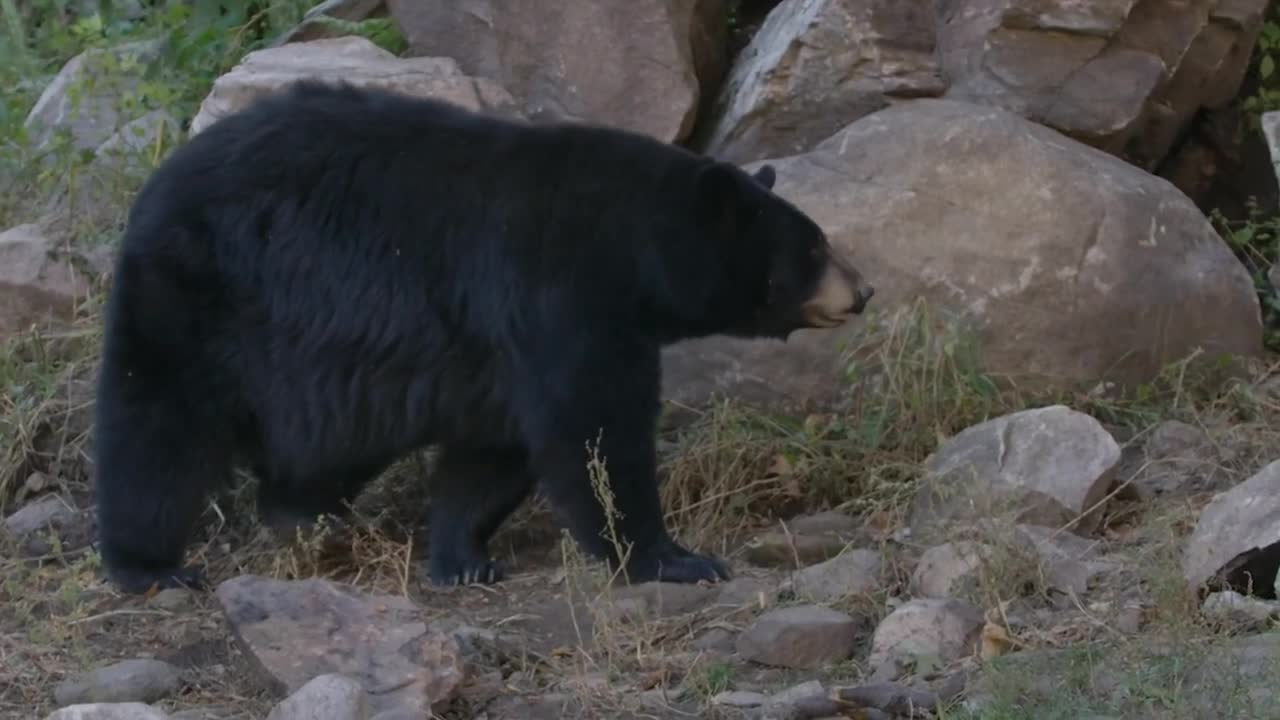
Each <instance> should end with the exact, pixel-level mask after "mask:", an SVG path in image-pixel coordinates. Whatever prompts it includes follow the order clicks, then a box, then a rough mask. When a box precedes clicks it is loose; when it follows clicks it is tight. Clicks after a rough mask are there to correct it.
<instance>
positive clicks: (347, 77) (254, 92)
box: [191, 35, 518, 135]
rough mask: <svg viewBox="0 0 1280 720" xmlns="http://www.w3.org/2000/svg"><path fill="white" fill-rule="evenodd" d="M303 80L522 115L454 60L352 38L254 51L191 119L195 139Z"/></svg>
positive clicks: (492, 85)
mask: <svg viewBox="0 0 1280 720" xmlns="http://www.w3.org/2000/svg"><path fill="white" fill-rule="evenodd" d="M303 78H313V79H317V80H322V81H337V80H341V81H345V82H347V83H349V84H351V85H355V86H359V87H378V88H385V89H389V90H394V91H396V92H400V93H404V94H406V95H410V96H414V97H428V98H436V99H439V100H444V101H446V102H450V103H453V104H455V105H458V106H460V107H463V108H465V109H468V110H484V111H491V112H494V113H496V114H500V115H507V116H516V115H518V108H517V107H516V105H515V100H514V99H513V98H512V97H511V95H510V94H509V93H508V92H507V91H506V90H504V89H503V88H501V87H499V86H498V85H497V84H495V83H494V82H492V81H491V80H485V79H483V78H474V77H470V76H468V75H465V74H463V72H462V71H461V70H459V69H458V64H457V63H456V62H455V61H453V60H452V59H450V58H444V57H430V58H427V57H417V58H398V57H396V56H395V55H392V54H391V53H389V52H387V51H386V50H383V49H382V48H380V47H378V46H377V45H374V44H373V43H372V42H370V41H369V40H366V39H365V38H363V37H357V36H354V35H349V36H344V37H340V38H331V39H324V40H313V41H311V42H300V43H289V44H287V45H282V46H279V47H272V48H264V49H262V50H256V51H254V52H251V53H249V54H248V55H246V56H245V57H244V59H243V60H241V61H240V63H239V64H237V65H236V66H235V67H234V68H232V69H231V71H230V72H228V73H226V74H225V75H222V76H221V77H219V78H218V79H217V80H215V81H214V83H213V88H212V89H211V90H210V91H209V94H208V96H206V97H205V99H204V100H203V101H202V102H201V103H200V109H199V110H198V111H197V112H196V116H195V117H194V118H192V120H191V135H195V134H197V133H199V132H201V131H203V130H204V129H205V128H207V127H209V125H211V124H213V123H214V122H215V121H216V120H218V119H219V118H222V117H225V116H226V115H229V114H231V113H233V112H236V111H237V110H239V109H241V108H243V107H245V106H246V105H248V104H249V103H250V102H251V101H253V100H254V99H255V98H258V97H260V96H263V95H265V94H267V93H271V92H274V91H276V90H278V89H280V88H281V87H283V86H284V85H286V84H288V83H291V82H293V81H295V80H300V79H303Z"/></svg>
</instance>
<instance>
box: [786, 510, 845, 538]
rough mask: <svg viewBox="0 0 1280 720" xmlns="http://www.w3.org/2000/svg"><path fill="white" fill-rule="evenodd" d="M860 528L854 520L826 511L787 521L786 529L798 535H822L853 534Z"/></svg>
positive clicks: (839, 513)
mask: <svg viewBox="0 0 1280 720" xmlns="http://www.w3.org/2000/svg"><path fill="white" fill-rule="evenodd" d="M859 527H860V525H859V523H858V521H857V520H856V519H855V518H852V517H849V516H848V515H845V514H844V513H842V512H839V511H837V510H826V511H824V512H820V513H814V514H813V515H800V516H798V517H794V518H791V519H790V520H788V521H787V528H788V529H789V530H791V532H793V533H796V534H799V535H819V534H822V533H855V532H857V531H858V528H859Z"/></svg>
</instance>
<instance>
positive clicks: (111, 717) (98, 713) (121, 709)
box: [44, 702, 176, 720]
mask: <svg viewBox="0 0 1280 720" xmlns="http://www.w3.org/2000/svg"><path fill="white" fill-rule="evenodd" d="M174 717H176V716H174ZM44 720H172V718H170V716H169V715H166V714H165V713H163V712H161V711H160V710H157V709H155V708H153V707H151V706H150V705H145V704H143V703H137V702H123V703H109V702H104V703H81V704H77V705H70V706H68V707H64V708H61V709H59V710H55V711H53V712H52V713H50V714H48V715H46V716H45V718H44Z"/></svg>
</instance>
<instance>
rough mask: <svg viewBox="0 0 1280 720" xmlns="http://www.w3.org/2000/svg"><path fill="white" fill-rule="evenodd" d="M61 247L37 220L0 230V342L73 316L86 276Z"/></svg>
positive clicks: (87, 285)
mask: <svg viewBox="0 0 1280 720" xmlns="http://www.w3.org/2000/svg"><path fill="white" fill-rule="evenodd" d="M61 250H62V248H60V247H59V246H58V243H57V241H56V240H55V238H53V237H50V236H49V235H48V234H46V232H45V231H44V229H43V228H42V227H41V226H40V225H38V224H27V225H18V226H16V227H13V228H10V229H9V230H7V231H4V232H0V340H4V339H5V338H6V337H7V336H8V335H10V334H11V333H15V332H19V331H22V330H26V329H27V326H28V325H30V324H31V323H34V322H38V321H41V320H48V319H56V320H69V319H71V318H72V317H73V315H74V313H75V308H76V305H77V303H79V302H80V301H82V300H83V299H84V298H85V296H86V295H87V294H88V293H89V291H90V278H89V277H88V276H87V275H85V274H84V273H83V272H81V271H80V270H79V269H78V268H77V267H76V265H75V263H74V261H72V260H71V259H70V255H68V254H67V253H65V252H61ZM48 502H52V501H48Z"/></svg>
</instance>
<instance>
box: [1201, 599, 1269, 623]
mask: <svg viewBox="0 0 1280 720" xmlns="http://www.w3.org/2000/svg"><path fill="white" fill-rule="evenodd" d="M1200 612H1201V613H1203V614H1204V616H1205V617H1207V618H1210V619H1213V620H1219V621H1221V622H1226V623H1231V624H1233V625H1241V626H1249V627H1256V628H1262V627H1264V626H1265V625H1266V623H1267V621H1268V620H1271V619H1272V618H1274V617H1277V616H1280V602H1275V601H1268V600H1260V599H1258V598H1255V597H1249V596H1247V595H1241V594H1240V593H1238V592H1236V591H1234V590H1222V591H1219V592H1215V593H1210V594H1209V596H1208V597H1206V598H1205V599H1204V603H1203V604H1202V605H1201V606H1200Z"/></svg>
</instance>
